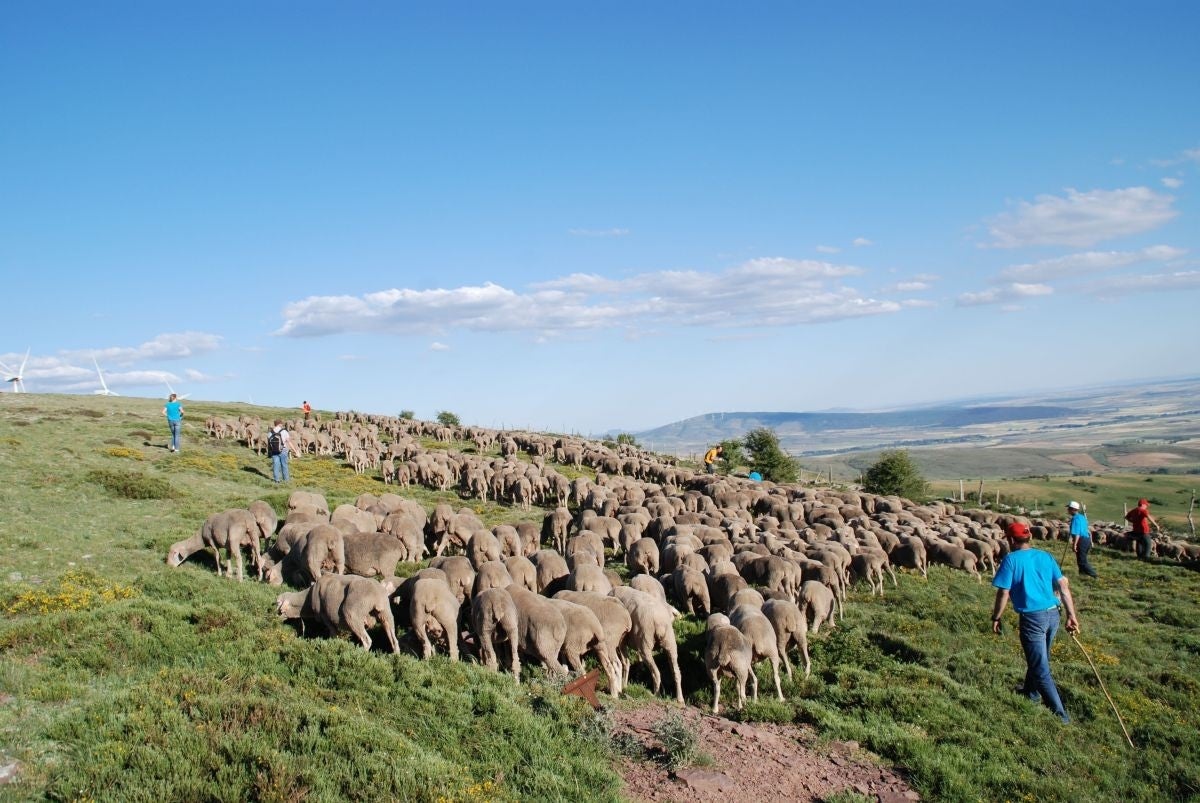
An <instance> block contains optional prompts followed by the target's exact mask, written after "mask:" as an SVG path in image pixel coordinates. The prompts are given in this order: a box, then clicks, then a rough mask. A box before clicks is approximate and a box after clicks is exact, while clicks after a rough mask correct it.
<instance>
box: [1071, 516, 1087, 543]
mask: <svg viewBox="0 0 1200 803" xmlns="http://www.w3.org/2000/svg"><path fill="white" fill-rule="evenodd" d="M1071 535H1073V536H1078V537H1079V538H1089V539H1090V538H1091V537H1092V536H1091V533H1089V532H1088V523H1087V516H1085V515H1083V513H1076V514H1075V515H1074V516H1072V517H1071Z"/></svg>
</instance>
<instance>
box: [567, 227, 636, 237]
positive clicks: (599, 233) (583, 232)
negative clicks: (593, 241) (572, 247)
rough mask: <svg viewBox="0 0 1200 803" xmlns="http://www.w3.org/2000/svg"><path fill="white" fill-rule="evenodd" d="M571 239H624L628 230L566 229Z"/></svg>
mask: <svg viewBox="0 0 1200 803" xmlns="http://www.w3.org/2000/svg"><path fill="white" fill-rule="evenodd" d="M567 234H570V235H571V236H572V237H624V236H626V235H627V234H629V229H615V228H614V229H567Z"/></svg>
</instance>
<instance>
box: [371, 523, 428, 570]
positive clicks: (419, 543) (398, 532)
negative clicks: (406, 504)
mask: <svg viewBox="0 0 1200 803" xmlns="http://www.w3.org/2000/svg"><path fill="white" fill-rule="evenodd" d="M379 531H380V532H383V533H387V534H389V535H392V536H395V537H396V539H397V540H399V541H400V543H402V544H403V545H404V551H405V554H404V556H403V557H401V558H400V559H401V560H406V561H413V562H416V561H419V560H421V559H422V558H424V557H425V552H426V548H425V538H424V535H423V533H422V532H421V524H419V523H418V522H417V521H416V520H415V519H414V518H413V517H412V516H411V515H410V514H409V513H408V512H406V511H403V510H396V511H393V512H391V513H389V514H387V515H386V516H384V518H383V521H382V522H380V524H379Z"/></svg>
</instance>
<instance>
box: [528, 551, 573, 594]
mask: <svg viewBox="0 0 1200 803" xmlns="http://www.w3.org/2000/svg"><path fill="white" fill-rule="evenodd" d="M529 560H530V561H532V562H533V565H534V566H535V567H536V568H537V591H538V593H539V594H552V593H554V592H555V591H559V590H561V589H562V588H563V587H564V584H565V583H566V578H567V575H569V574H570V573H571V572H570V570H569V569H567V562H566V561H565V560H563V557H562V555H560V554H558V553H557V552H555V551H554V550H553V549H539V550H538V551H537V552H534V553H533V554H532V555H530V556H529ZM547 589H552V590H549V591H548V590H547Z"/></svg>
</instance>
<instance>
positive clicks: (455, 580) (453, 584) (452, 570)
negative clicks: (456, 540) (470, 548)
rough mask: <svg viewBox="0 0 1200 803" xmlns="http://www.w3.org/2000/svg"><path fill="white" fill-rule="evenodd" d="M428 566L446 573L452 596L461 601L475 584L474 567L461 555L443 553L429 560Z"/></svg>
mask: <svg viewBox="0 0 1200 803" xmlns="http://www.w3.org/2000/svg"><path fill="white" fill-rule="evenodd" d="M429 568H431V569H441V570H442V571H444V572H445V573H446V581H447V584H448V585H449V586H450V590H451V591H453V592H454V596H455V597H457V598H458V601H459V603H462V602H463V600H465V599H466V598H467V597H468V596H469V595H470V593H471V588H472V587H473V586H474V585H475V568H474V567H473V566H472V565H471V561H469V560H467V559H466V558H465V557H463V556H462V555H443V556H442V557H437V558H434V559H433V560H431V561H429Z"/></svg>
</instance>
